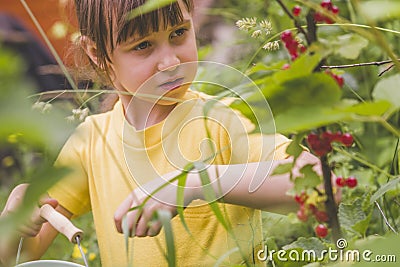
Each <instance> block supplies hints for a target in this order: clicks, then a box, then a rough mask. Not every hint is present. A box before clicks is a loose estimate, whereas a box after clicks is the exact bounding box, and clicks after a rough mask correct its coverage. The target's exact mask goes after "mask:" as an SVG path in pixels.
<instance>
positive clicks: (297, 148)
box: [286, 135, 304, 159]
mask: <svg viewBox="0 0 400 267" xmlns="http://www.w3.org/2000/svg"><path fill="white" fill-rule="evenodd" d="M302 140H303V135H296V136H295V137H294V138H293V141H292V142H291V143H290V144H289V145H288V147H287V148H286V153H288V154H289V155H291V156H293V157H294V158H295V159H297V158H298V157H299V156H300V154H301V153H302V152H303V151H304V147H303V146H301V145H300V143H301V141H302Z"/></svg>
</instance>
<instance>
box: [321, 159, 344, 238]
mask: <svg viewBox="0 0 400 267" xmlns="http://www.w3.org/2000/svg"><path fill="white" fill-rule="evenodd" d="M320 160H321V165H322V175H323V178H324V187H325V193H326V196H327V199H326V202H325V207H326V212H327V213H328V216H329V226H330V227H331V229H332V238H333V240H334V242H335V243H336V241H337V240H339V239H340V238H341V235H342V234H341V232H340V224H339V218H338V214H337V213H338V210H337V206H336V202H335V198H334V196H333V190H332V177H331V175H332V170H331V168H330V167H329V164H328V158H327V157H326V156H322V157H320Z"/></svg>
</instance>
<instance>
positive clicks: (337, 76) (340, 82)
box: [333, 75, 344, 87]
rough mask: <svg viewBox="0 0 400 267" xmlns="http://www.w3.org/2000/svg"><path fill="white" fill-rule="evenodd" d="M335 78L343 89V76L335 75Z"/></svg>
mask: <svg viewBox="0 0 400 267" xmlns="http://www.w3.org/2000/svg"><path fill="white" fill-rule="evenodd" d="M333 78H334V79H335V80H336V82H337V84H338V85H339V86H340V87H343V85H344V79H343V77H342V76H339V75H333Z"/></svg>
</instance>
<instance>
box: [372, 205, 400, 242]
mask: <svg viewBox="0 0 400 267" xmlns="http://www.w3.org/2000/svg"><path fill="white" fill-rule="evenodd" d="M375 205H376V207H377V208H378V210H379V212H380V213H381V214H382V217H383V220H384V221H385V224H386V225H387V226H388V227H389V229H390V230H392V231H393V232H394V233H396V234H397V232H396V230H395V229H394V228H393V227H392V226H391V225H390V223H389V221H388V219H387V218H386V216H385V213H384V212H383V210H382V208H381V206H379V203H378V202H377V201H375Z"/></svg>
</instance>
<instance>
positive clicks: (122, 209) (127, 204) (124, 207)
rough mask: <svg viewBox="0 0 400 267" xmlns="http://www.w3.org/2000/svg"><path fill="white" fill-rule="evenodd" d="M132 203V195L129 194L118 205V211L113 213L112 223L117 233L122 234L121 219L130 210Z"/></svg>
mask: <svg viewBox="0 0 400 267" xmlns="http://www.w3.org/2000/svg"><path fill="white" fill-rule="evenodd" d="M132 202H133V197H132V194H129V196H128V197H127V198H126V199H125V200H124V201H123V202H122V203H121V205H119V207H118V209H117V210H116V211H115V213H114V223H115V226H116V228H117V231H118V232H119V233H122V219H123V218H124V216H125V214H126V213H127V212H128V210H129V209H130V208H131V206H132V204H133V203H132Z"/></svg>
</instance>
